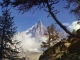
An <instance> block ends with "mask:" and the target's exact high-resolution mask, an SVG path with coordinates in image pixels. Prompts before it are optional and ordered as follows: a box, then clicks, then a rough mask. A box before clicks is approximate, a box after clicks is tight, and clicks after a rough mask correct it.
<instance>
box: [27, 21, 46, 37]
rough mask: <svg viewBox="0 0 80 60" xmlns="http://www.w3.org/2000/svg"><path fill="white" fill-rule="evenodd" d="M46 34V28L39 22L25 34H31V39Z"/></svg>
mask: <svg viewBox="0 0 80 60" xmlns="http://www.w3.org/2000/svg"><path fill="white" fill-rule="evenodd" d="M46 32H47V29H46V27H45V26H44V25H43V24H42V22H41V20H40V21H39V22H38V23H36V24H35V25H33V26H32V27H31V28H30V29H28V30H27V32H26V33H27V34H29V33H31V34H32V37H36V38H39V37H41V36H43V35H44V33H46Z"/></svg>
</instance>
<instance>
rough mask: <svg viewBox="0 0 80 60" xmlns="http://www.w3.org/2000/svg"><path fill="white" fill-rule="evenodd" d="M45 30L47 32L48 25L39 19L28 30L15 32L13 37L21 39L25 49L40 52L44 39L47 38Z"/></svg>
mask: <svg viewBox="0 0 80 60" xmlns="http://www.w3.org/2000/svg"><path fill="white" fill-rule="evenodd" d="M45 32H47V29H46V27H45V26H44V25H43V24H42V22H41V21H39V22H38V23H36V24H35V25H33V26H32V27H31V28H29V29H28V30H26V31H23V32H18V33H17V34H15V35H14V38H13V39H16V40H19V41H21V42H22V43H21V45H22V47H23V48H24V49H26V50H29V51H35V52H38V51H39V49H40V47H41V46H40V45H41V43H42V41H46V40H47V38H46V37H45V36H44V33H45Z"/></svg>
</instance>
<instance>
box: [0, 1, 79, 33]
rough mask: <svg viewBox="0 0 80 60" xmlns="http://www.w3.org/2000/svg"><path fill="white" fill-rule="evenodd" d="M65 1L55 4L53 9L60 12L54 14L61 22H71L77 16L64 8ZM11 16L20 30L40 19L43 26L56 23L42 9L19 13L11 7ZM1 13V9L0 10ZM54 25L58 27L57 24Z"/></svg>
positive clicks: (27, 27)
mask: <svg viewBox="0 0 80 60" xmlns="http://www.w3.org/2000/svg"><path fill="white" fill-rule="evenodd" d="M64 5H66V2H62V1H61V2H59V3H58V5H55V9H58V10H59V11H60V12H59V13H58V14H57V15H56V16H57V18H58V19H59V21H60V22H62V23H72V22H73V21H75V20H76V19H77V18H76V17H75V16H74V15H73V14H70V13H69V10H66V9H64V8H63V7H64ZM11 12H12V16H14V23H15V26H16V27H17V31H19V32H22V31H25V30H27V29H29V28H30V27H31V26H32V25H34V24H35V23H37V22H38V21H39V20H41V21H42V23H43V25H44V26H46V27H47V26H49V25H50V24H52V23H54V24H55V23H56V22H55V21H54V20H53V19H52V17H47V16H48V13H47V12H45V11H44V10H35V11H34V12H33V11H28V12H25V13H24V14H22V13H19V11H18V10H16V9H14V8H11ZM0 15H1V10H0ZM55 26H56V27H59V26H58V25H57V24H56V25H55Z"/></svg>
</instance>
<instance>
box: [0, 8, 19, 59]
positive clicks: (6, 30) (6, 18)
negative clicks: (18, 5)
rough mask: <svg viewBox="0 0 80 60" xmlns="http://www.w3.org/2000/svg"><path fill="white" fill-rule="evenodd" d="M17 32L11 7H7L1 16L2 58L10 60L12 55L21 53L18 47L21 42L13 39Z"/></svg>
mask: <svg viewBox="0 0 80 60" xmlns="http://www.w3.org/2000/svg"><path fill="white" fill-rule="evenodd" d="M15 33H16V27H14V21H13V17H11V13H10V12H9V9H7V8H6V9H4V10H3V11H2V16H0V60H5V59H9V60H10V58H11V57H12V55H15V54H17V53H19V48H18V47H17V46H18V44H19V42H18V41H16V42H15V41H14V40H12V38H13V35H14V34H15Z"/></svg>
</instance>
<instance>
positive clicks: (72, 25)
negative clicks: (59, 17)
mask: <svg viewBox="0 0 80 60" xmlns="http://www.w3.org/2000/svg"><path fill="white" fill-rule="evenodd" d="M63 25H65V26H68V29H69V30H70V31H72V30H73V29H75V30H77V29H80V25H79V24H77V21H74V22H72V23H71V24H70V23H63Z"/></svg>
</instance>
